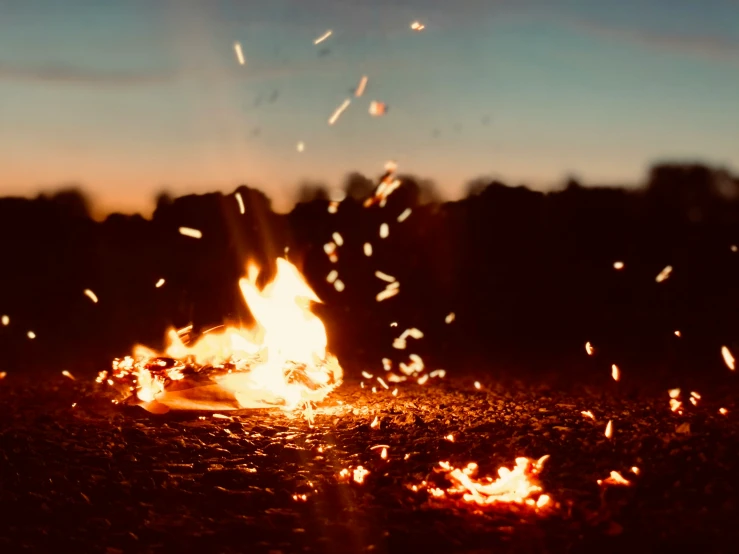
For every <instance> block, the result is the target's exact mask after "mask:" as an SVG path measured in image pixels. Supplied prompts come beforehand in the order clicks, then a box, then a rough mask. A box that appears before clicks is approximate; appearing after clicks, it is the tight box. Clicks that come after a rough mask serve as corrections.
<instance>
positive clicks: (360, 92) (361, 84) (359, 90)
mask: <svg viewBox="0 0 739 554" xmlns="http://www.w3.org/2000/svg"><path fill="white" fill-rule="evenodd" d="M365 88H367V75H364V76H363V77H362V78H361V79H360V80H359V84H358V85H357V90H356V92H355V93H354V96H356V97H357V98H359V97H360V96H362V95H363V94H364V89H365Z"/></svg>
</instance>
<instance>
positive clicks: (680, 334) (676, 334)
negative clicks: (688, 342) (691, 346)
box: [675, 330, 683, 337]
mask: <svg viewBox="0 0 739 554" xmlns="http://www.w3.org/2000/svg"><path fill="white" fill-rule="evenodd" d="M675 336H676V337H682V336H683V334H682V333H681V332H680V331H679V330H677V331H675Z"/></svg>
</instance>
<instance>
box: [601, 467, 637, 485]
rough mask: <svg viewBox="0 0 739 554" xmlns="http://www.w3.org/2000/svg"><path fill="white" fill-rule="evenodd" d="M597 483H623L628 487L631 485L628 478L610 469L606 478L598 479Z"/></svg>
mask: <svg viewBox="0 0 739 554" xmlns="http://www.w3.org/2000/svg"><path fill="white" fill-rule="evenodd" d="M598 484H599V485H604V484H606V485H623V486H626V487H628V486H629V485H631V481H629V480H628V479H624V478H623V476H622V475H621V474H620V473H619V472H618V471H612V472H611V476H610V477H607V478H606V479H603V480H601V479H598Z"/></svg>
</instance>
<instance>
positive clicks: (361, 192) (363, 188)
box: [344, 171, 375, 202]
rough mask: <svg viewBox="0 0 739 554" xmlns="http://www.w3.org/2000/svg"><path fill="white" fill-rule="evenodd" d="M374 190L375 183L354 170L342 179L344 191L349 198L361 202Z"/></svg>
mask: <svg viewBox="0 0 739 554" xmlns="http://www.w3.org/2000/svg"><path fill="white" fill-rule="evenodd" d="M374 190H375V183H374V182H373V181H372V180H371V179H369V178H367V177H365V176H364V175H362V174H361V173H357V172H356V171H354V172H352V173H349V174H348V175H347V176H346V178H345V179H344V192H346V195H347V196H348V197H349V198H353V199H354V200H356V201H358V202H361V201H363V200H364V199H365V198H367V197H368V196H370V195H371V194H372V192H373V191H374Z"/></svg>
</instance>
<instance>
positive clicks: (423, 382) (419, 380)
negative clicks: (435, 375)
mask: <svg viewBox="0 0 739 554" xmlns="http://www.w3.org/2000/svg"><path fill="white" fill-rule="evenodd" d="M428 380H429V376H428V375H424V376H423V377H419V379H418V384H419V385H425V384H426V381H428Z"/></svg>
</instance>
